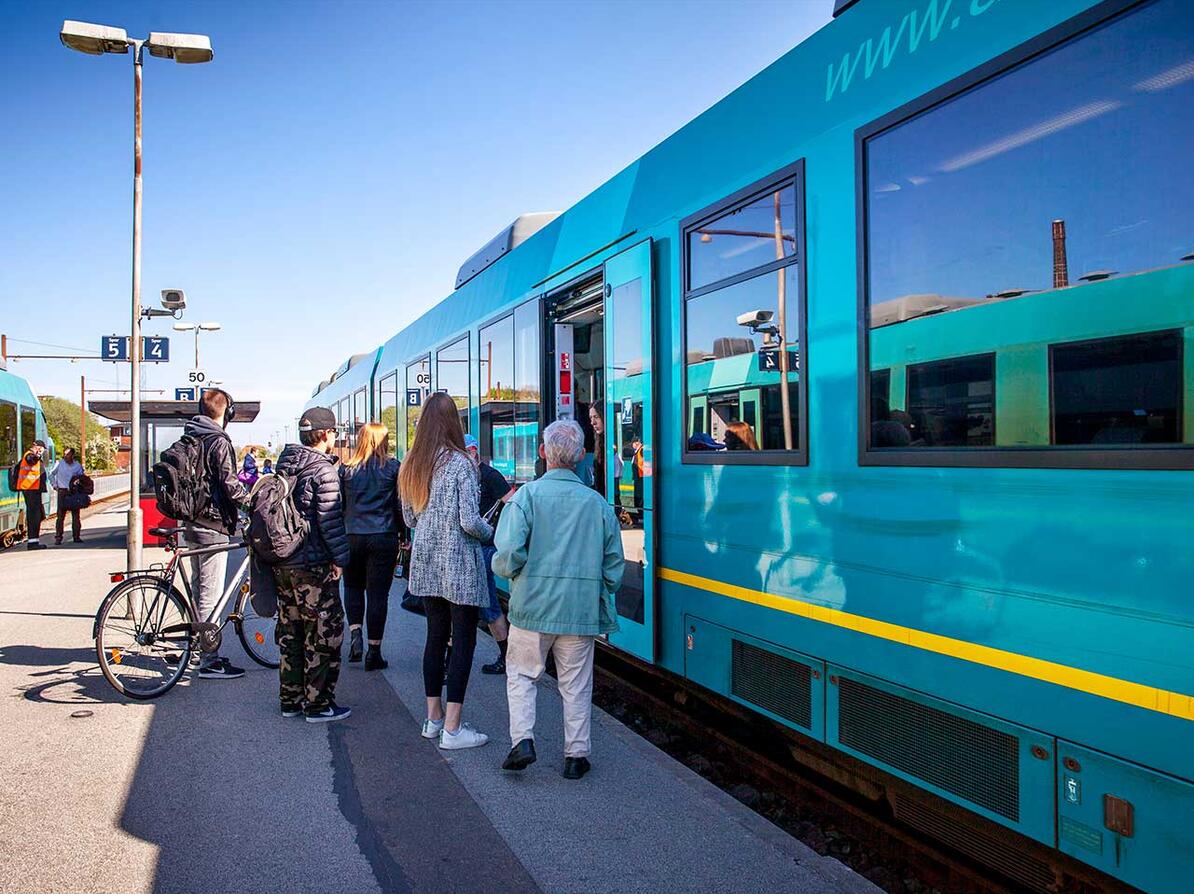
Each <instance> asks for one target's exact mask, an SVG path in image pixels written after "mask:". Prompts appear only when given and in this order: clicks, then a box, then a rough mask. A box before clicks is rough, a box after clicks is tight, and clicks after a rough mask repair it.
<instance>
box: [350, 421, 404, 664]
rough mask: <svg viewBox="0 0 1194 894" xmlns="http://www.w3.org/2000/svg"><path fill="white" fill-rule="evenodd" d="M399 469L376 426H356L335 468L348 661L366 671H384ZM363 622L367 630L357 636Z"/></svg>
mask: <svg viewBox="0 0 1194 894" xmlns="http://www.w3.org/2000/svg"><path fill="white" fill-rule="evenodd" d="M400 468H401V467H400V465H399V463H398V460H396V459H392V458H391V457H390V430H389V429H388V428H386V427H385V426H384V425H382V424H381V423H380V422H369V423H367V424H365V425H362V426H361V427H360V429H359V430H358V431H357V446H356V450H355V451H354V452H353V454H352V456H350V457H349V458H348V460H347V461H346V462H344V463H343V464H341V466H340V490H341V493H342V494H343V498H344V529H345V530H346V531H347V532H348V550H349V555H348V565H346V566H345V568H344V610H345V614H346V615H347V617H348V660H349V662H357V661H360V660H361V657H362V655H363V656H364V659H365V670H367V671H371V670H384V669H385V668H387V667H389V663H388V662H387V661H386V660H385V659H384V658H382V656H381V640H382V636H383V635H384V634H385V629H386V616H387V614H388V612H389V599H390V587H391V586H392V585H393V583H394V567H395V566H396V565H397V564H398V535H399V527H400V518H401V514H400V512H399V509H398V471H399V469H400ZM366 597H368V598H367V599H366ZM366 603H367V604H368V610H366ZM366 622H368V630H367V631H362V629H361V628H362V626H363V625H364V624H365V623H366ZM365 632H367V633H368V634H369V650H368V651H365V647H364V643H363V636H364V633H365Z"/></svg>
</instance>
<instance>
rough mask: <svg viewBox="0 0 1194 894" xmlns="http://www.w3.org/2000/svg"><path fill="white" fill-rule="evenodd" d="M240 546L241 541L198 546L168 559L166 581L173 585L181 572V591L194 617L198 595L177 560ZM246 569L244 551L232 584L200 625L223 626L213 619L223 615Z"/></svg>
mask: <svg viewBox="0 0 1194 894" xmlns="http://www.w3.org/2000/svg"><path fill="white" fill-rule="evenodd" d="M242 546H244V544H243V543H242V542H241V541H236V542H230V543H217V544H213V545H212V546H199V547H195V548H193V549H180V550H175V551H174V555H173V556H172V557H171V558H170V564H169V565H167V566H166V570H167V574H168V577H167V580H168V581H169V582H170V583H173V580H174V577H175V575H177V574H179V572H180V571H181V575H180V576H181V577H182V586H183V589H184V590H185V591H186V595H187V601H188V602H190V603H191V606H192V607H193V608H194V609H195V610H196V611H195V616H196V617H198V614H199V612H198V608H199V600H198V594H197V593H195V592H193V591H192V590H191V581H190V578H189V576H188V574H187V571H186V569H185V568H181V569H180V567H179V562H178V560H179V559H189V558H191V557H193V556H208V555H215V554H216V553H222V552H232V551H233V550H236V549H240V548H241V547H242ZM248 567H249V553H248V552H247V551H246V552H245V557H244V558H243V559H241V563H240V566H239V567H238V568H237V569H236V573H235V574H234V575H233V576H232V582H231V583H229V584H228V586H227V587H225V588H224V592H223V594H221V596H220V598H219V599H218V600H216V604H215V605H214V606H212V609H211V611H210V612H208V615H207V617H206V618H200V619H199V620H200V623H203V624H216V625H217V626H219V627H222V626H223V625H222V624H218V623H217V622H216V620H215V619H216V618H219V617H220V616H221V615H222V614H223V613H224V609H225V607H227V605H228V602H229V600H231V599H232V594H233V593H235V592H236V591H237V590H238V589H239V588H240V584H241V579H242V578H243V577H244V576H245V571H246V570H247V569H248Z"/></svg>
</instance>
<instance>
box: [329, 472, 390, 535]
mask: <svg viewBox="0 0 1194 894" xmlns="http://www.w3.org/2000/svg"><path fill="white" fill-rule="evenodd" d="M340 489H341V491H342V492H343V494H344V528H345V530H346V531H348V533H349V534H393V533H396V532H397V531H398V523H399V521H400V520H401V518H402V513H401V511H400V510H399V508H398V460H396V459H391V460H387V461H386V462H384V463H382V462H379V461H377V460H372V459H370V460H366V461H365V462H363V463H361V464H360V465H358V466H349V465H343V464H342V465H341V466H340Z"/></svg>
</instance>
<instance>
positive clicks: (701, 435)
mask: <svg viewBox="0 0 1194 894" xmlns="http://www.w3.org/2000/svg"><path fill="white" fill-rule="evenodd" d="M688 449H689V450H725V449H726V445H725V444H723V443H721V442H720V441H715V440H713V438H712V436H710V435H708V434H706V433H705V432H703V431H702V432H697V433H696V434H695V435H693V436H692V437H690V438H689V439H688Z"/></svg>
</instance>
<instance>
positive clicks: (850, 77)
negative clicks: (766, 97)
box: [825, 0, 998, 102]
mask: <svg viewBox="0 0 1194 894" xmlns="http://www.w3.org/2000/svg"><path fill="white" fill-rule="evenodd" d="M964 2H965V0H959V4H958V8H959V10H960V11H961V13H968V14H969V17H970V18H977V17H978V16H981V15H982V14H983V13H985V12H986V11H987V10H988V9H990V8H991V7H992V6H994V5H995V3H996V2H998V0H970V3H969V5H968V6H967V7H965V8H964V9H963V8H962V3H964ZM953 4H954V0H928V2H927V3H925V5H924V6H923V8H922V7H917V8H916V9H911V10H909V11H908V12H906V13H904V17H903V18H902V19H900V23H899V26H898V27H896V28H895V31H894V33H893V31H892V26H891V25H888V26H887V27H886V28H884V29H883V33H882V34H881V35H880V36H879V37H878V38H877V39H876V38H871V37H868V38H867V39H866V40H865V41H864V42H863V43H860V44H859V45H858V49H857V50H855V51H854V52H853V53H848V52H847V53H846V54H845V55H843V56H842V60H841V62H840V63H837V64H835V63H833V62H831V63H829V66H828V68H827V70H826V73H825V101H826V102H829V101H830V100H831V99H833V97H834V96H835V95H838V94H841V93H845V92H846V91H847V90H848V89H850V84H851V83H853V82H854V78H855V75H857V74H858V73H859V72H860V71H861V73H862V80H864V81H866V80H870V77H871V75H873V74H874V73H875V72H876V71H883V70H885V69H886V68H887V67H888V66H889V65H891V63H892V60H894V59H895V58H896V56H897V55H898V54H899V52H900V49H901V47H904V46H906V47H907V54H908V55H909V56H911V55H912V54H913V53H915V52H916V51H917V50H918V49H919V48H920V46H921V43H922V41H925V39H926V38H927V39H928V42H929V43H932V42H933V41H935V40H936V39H937V38H938V37H939V36H940V35H941V32H942V31H943V30H945V26H946V24H948V25H949V29H950V30H951V31H952V30H953V29H955V28H957V27H958V25H959V24H961V21H962V14H959V13H955V15H954V16H953V17H952V18H951V17H950V10H951V9H952V8H953ZM905 35H907V41H906V42H905V41H904V37H905Z"/></svg>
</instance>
